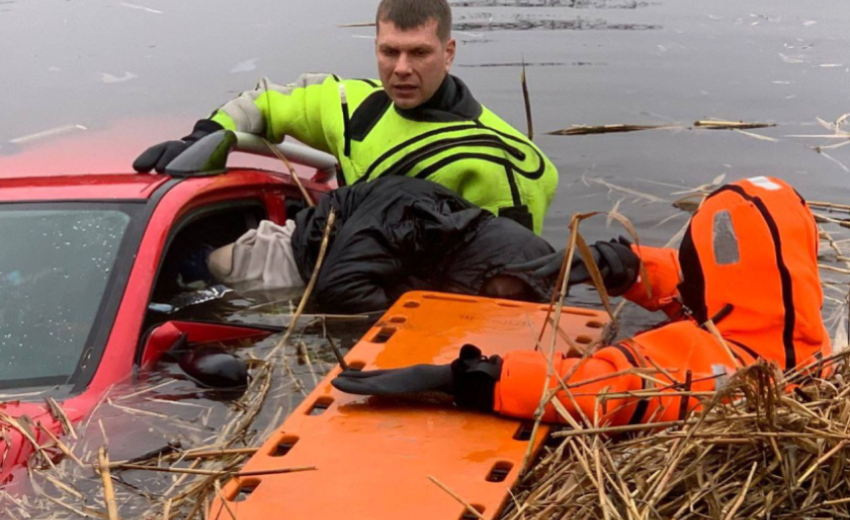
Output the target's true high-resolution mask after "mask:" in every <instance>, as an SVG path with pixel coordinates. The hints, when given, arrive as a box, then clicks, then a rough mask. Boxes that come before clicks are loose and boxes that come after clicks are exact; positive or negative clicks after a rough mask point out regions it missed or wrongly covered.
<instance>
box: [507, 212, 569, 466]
mask: <svg viewBox="0 0 850 520" xmlns="http://www.w3.org/2000/svg"><path fill="white" fill-rule="evenodd" d="M579 217H580V215H578V214H574V215H573V217H572V219H570V226H569V227H570V240H569V245H568V246H567V250H566V254H565V255H564V262H563V264H562V265H561V273H560V274H559V275H558V279H559V283H560V287H559V288H558V291H557V293H555V294H553V298H554V299H555V302H554V303H555V317H554V322H555V323H560V321H561V313H562V312H563V309H564V298H565V297H566V295H567V286H568V283H569V279H570V267H571V265H572V261H573V255H574V254H575V249H576V241H577V239H578V233H577V232H576V231H577V229H578V222H579ZM551 312H552V311H551V306H550V307H549V310H548V311H547V313H546V319H545V320H544V322H543V328H542V329H541V331H540V335H539V336H538V339H537V342H538V344H539V342H540V340H541V339H542V338H543V333H544V332H545V330H546V326H547V325H548V324H549V313H551ZM557 338H558V336H557V334H555V333H554V331H553V333H552V340H551V342H550V345H549V357H548V368H547V369H546V379H545V380H544V381H543V392H542V395H541V396H540V403H539V404H538V406H537V410H536V411H535V412H534V426H533V427H532V429H531V439H530V441H529V443H528V449H527V450H526V453H525V457H524V458H523V461H522V466H521V467H520V474H523V473H525V471H526V469H527V468H528V465H529V463H530V462H531V455H532V453H533V450H534V443H535V439H536V438H537V430H538V428H540V423H541V421H542V419H543V413H544V410H545V406H546V403H547V402H548V401H549V399H551V398H549V399H547V395H548V394H549V384H550V381H552V377H553V375H554V374H555V369H554V358H555V345H556V343H557ZM535 348H536V347H535ZM559 379H560V378H559ZM553 395H554V394H553Z"/></svg>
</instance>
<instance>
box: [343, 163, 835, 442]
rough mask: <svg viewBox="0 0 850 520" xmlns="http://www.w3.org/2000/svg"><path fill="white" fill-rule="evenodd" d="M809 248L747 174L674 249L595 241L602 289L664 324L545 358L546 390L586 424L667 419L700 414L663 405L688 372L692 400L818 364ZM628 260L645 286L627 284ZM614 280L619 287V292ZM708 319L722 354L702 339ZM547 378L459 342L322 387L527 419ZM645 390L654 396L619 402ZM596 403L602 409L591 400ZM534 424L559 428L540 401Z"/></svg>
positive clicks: (520, 359) (817, 312)
mask: <svg viewBox="0 0 850 520" xmlns="http://www.w3.org/2000/svg"><path fill="white" fill-rule="evenodd" d="M818 240H819V239H818V230H817V226H816V225H815V221H814V217H813V216H812V214H811V212H810V211H809V209H808V206H807V205H806V202H805V200H804V199H803V198H802V197H801V196H800V195H799V194H798V193H797V192H796V191H795V190H794V189H793V188H792V187H791V186H790V185H788V184H787V183H785V182H784V181H782V180H779V179H775V178H771V177H754V178H751V179H746V180H741V181H737V182H734V183H731V184H728V185H726V186H723V187H721V188H719V189H718V190H717V191H715V192H714V193H712V194H711V195H710V196H709V197H708V198H707V199H706V201H705V202H704V204H703V205H702V206H701V208H700V209H699V210H698V211H697V212H696V214H695V215H694V216H693V218H692V219H691V222H690V226H689V228H688V230H687V233H686V234H685V236H684V239H683V240H682V243H681V246H680V247H679V250H678V251H676V250H674V249H668V248H654V247H647V246H640V247H637V246H634V245H631V246H630V247H616V246H622V243H621V242H613V241H612V242H611V243H608V242H603V243H599V242H597V244H596V245H595V246H592V247H593V249H594V250H595V252H594V256H595V257H597V259H598V264H599V267H600V270H601V271H602V273H603V277H604V279H605V285H606V288H612V289H613V291H612V293H614V294H615V295H617V294H616V293H619V294H620V295H622V296H624V297H625V298H627V299H629V300H631V301H633V302H635V303H637V304H639V305H641V306H643V307H645V308H647V309H649V310H653V311H656V310H661V311H663V312H665V313H666V314H667V316H668V317H669V318H670V321H668V322H665V323H664V324H661V325H659V326H658V327H656V328H653V329H651V330H648V331H645V332H642V333H640V334H637V335H636V336H634V337H633V338H629V339H626V340H622V341H619V342H616V343H614V344H611V345H607V346H604V347H601V348H600V349H599V350H597V351H596V352H595V353H594V354H592V355H591V356H589V357H587V358H586V359H584V360H582V359H581V358H576V357H563V356H562V357H558V358H557V359H555V360H554V369H555V373H556V374H557V375H558V377H560V378H562V379H563V378H566V379H565V380H564V381H563V383H565V385H564V386H566V387H567V388H568V390H564V389H562V390H561V391H559V392H558V394H557V399H558V400H559V401H560V404H561V405H563V407H564V408H566V410H568V411H569V413H570V414H571V415H573V416H574V417H576V418H577V419H579V418H580V417H581V416H582V415H583V416H584V417H587V418H589V419H590V420H594V418H595V417H596V418H598V419H599V423H600V424H608V425H623V424H636V423H641V422H662V421H669V420H676V419H678V418H679V415H680V409H681V407H682V406H683V405H685V406H686V409H687V410H694V409H697V408H698V407H699V401H697V400H696V399H695V398H692V397H691V398H689V397H681V396H678V395H675V392H676V391H677V390H681V389H682V388H683V387H684V383H685V379H686V374H687V373H688V372H690V373H691V380H692V384H691V390H693V391H697V392H698V391H706V390H715V389H716V388H717V386H718V385H719V384H722V383H721V382H722V381H723V380H724V377H723V376H724V374H726V375H731V373H733V372H734V371H735V370H736V368H737V367H741V366H746V365H748V364H751V363H753V362H755V361H756V360H757V359H759V358H761V359H765V360H768V361H772V362H775V363H777V364H778V365H779V367H780V368H782V369H784V370H787V369H792V368H794V367H801V366H806V365H809V364H811V363H814V362H816V361H817V360H818V359H820V358H822V357H825V356H828V355H829V354H830V351H831V347H830V343H829V338H828V335H827V332H826V329H825V327H824V325H823V322H822V319H821V305H822V303H823V294H822V292H821V286H820V279H819V275H818V266H817V252H818ZM612 245H613V246H615V247H614V248H613V249H612ZM612 251H614V252H615V253H616V254H614V255H612V254H611V253H612ZM562 259H563V251H561V252H558V253H554V254H553V255H550V257H547V258H545V259H543V260H540V261H536V262H531V263H528V264H525V265H523V266H518V268H519V269H534V270H539V269H550V270H551V269H557V268H558V267H559V266H560V263H561V262H562ZM575 262H576V263H575V264H574V265H573V269H581V268H584V266H583V264H581V261H580V260H576V261H575ZM641 263H642V264H643V267H644V268H645V271H644V272H645V273H646V277H647V280H646V281H644V280H642V279H640V276H639V274H638V273H639V272H640V269H639V265H640V264H641ZM624 276H625V277H626V278H627V279H628V280H627V282H628V283H625V284H624V283H623V277H624ZM617 286H619V290H618V287H617ZM624 287H625V288H627V289H626V290H623V288H624ZM709 320H711V321H712V322H713V323H714V324H715V325H716V327H717V329H718V330H719V332H720V335H721V336H722V337H723V340H724V342H725V344H726V345H725V346H724V345H723V344H722V343H721V342H720V341H719V340H718V339H717V337H716V336H715V335H713V334H712V333H711V332H709V331H708V330H706V326H705V324H706V323H707V322H708V321H709ZM733 357H734V359H733ZM635 367H647V368H653V369H654V368H655V367H659V368H661V369H663V370H659V371H658V373H656V374H653V378H654V379H655V380H656V381H655V382H653V381H650V380H649V379H646V378H641V377H639V376H638V375H635V374H634V371H631V372H630V369H632V368H635ZM547 371H548V360H547V355H546V354H545V353H542V352H539V351H536V352H535V351H531V350H516V351H513V352H510V353H508V354H507V355H505V357H504V358H501V357H499V356H491V357H489V358H488V357H485V356H483V355H482V353H481V351H480V350H479V349H478V348H477V347H475V346H472V345H464V346H463V348H462V349H461V352H460V357H459V358H458V359H457V360H455V361H454V362H453V363H451V364H449V365H440V366H438V365H416V366H412V367H407V368H401V369H395V370H375V371H366V372H354V371H345V372H343V373H342V374H340V375H339V376H338V377H337V378H336V379H335V380H334V381H333V384H334V386H336V387H337V388H338V389H340V390H342V391H345V392H349V393H355V394H367V395H381V394H396V393H410V392H418V391H433V390H439V391H444V392H446V393H449V394H452V395H453V396H454V400H455V403H456V404H457V405H458V406H463V407H469V408H475V409H480V410H487V411H494V412H497V413H500V414H503V415H508V416H512V417H520V418H530V417H532V416H533V415H534V413H535V410H536V409H537V407H538V404H539V402H540V397H541V390H542V388H543V384H544V381H545V380H546V378H547ZM558 385H559V382H558V381H557V380H555V379H554V377H553V378H552V380H551V381H550V382H549V387H550V388H555V387H557V386H558ZM562 388H563V387H562ZM652 388H655V389H656V390H658V391H660V392H659V393H661V394H662V396H660V397H657V396H655V397H648V398H646V397H645V398H639V397H627V396H625V395H626V394H627V393H629V392H633V391H638V390H642V389H652ZM568 392H571V393H572V395H569V394H568ZM668 392H669V393H670V395H669V396H665V395H663V394H665V393H668ZM604 394H611V398H606V399H599V397H600V396H603V395H604ZM681 399H690V401H689V402H688V403H681ZM543 418H544V420H546V421H550V422H558V421H563V420H564V418H563V417H561V416H560V415H559V414H558V413H557V412H556V411H555V408H554V406H553V405H552V404H549V405H548V406H547V408H546V410H545V414H544V417H543Z"/></svg>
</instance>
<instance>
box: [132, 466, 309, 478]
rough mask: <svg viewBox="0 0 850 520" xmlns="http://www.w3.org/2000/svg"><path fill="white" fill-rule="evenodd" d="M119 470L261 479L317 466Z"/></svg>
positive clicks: (142, 467)
mask: <svg viewBox="0 0 850 520" xmlns="http://www.w3.org/2000/svg"><path fill="white" fill-rule="evenodd" d="M118 468H119V469H133V470H141V471H154V472H160V473H181V474H187V475H203V476H207V477H259V476H262V475H280V474H283V473H300V472H302V471H316V469H318V468H316V467H315V466H297V467H294V468H278V469H268V470H262V471H243V472H238V471H237V472H234V471H214V470H207V469H190V468H160V467H157V466H145V465H142V464H119V465H118Z"/></svg>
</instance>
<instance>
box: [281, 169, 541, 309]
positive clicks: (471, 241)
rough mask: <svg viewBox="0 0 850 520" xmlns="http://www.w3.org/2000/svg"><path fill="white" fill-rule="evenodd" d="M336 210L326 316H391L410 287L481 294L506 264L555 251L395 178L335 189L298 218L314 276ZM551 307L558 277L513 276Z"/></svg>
mask: <svg viewBox="0 0 850 520" xmlns="http://www.w3.org/2000/svg"><path fill="white" fill-rule="evenodd" d="M331 208H334V212H335V213H336V223H335V225H334V228H333V230H332V232H331V240H330V243H329V247H328V251H327V253H326V256H325V260H324V263H323V265H322V270H321V272H320V273H319V278H318V280H317V283H316V287H315V288H314V290H313V297H314V298H315V300H316V302H317V303H318V305H319V306H320V307H321V308H322V309H323V310H325V311H328V312H368V311H374V310H380V309H386V308H388V307H389V306H390V305H392V303H393V302H394V301H395V300H396V299H397V298H398V297H399V296H401V295H402V294H404V293H405V292H407V291H411V290H433V291H445V292H454V293H461V294H472V295H477V294H479V293H480V291H481V288H482V286H483V285H484V283H485V282H486V281H487V280H488V279H490V278H491V277H493V276H495V275H498V274H507V273H503V271H504V267H505V266H506V265H509V264H515V263H520V262H525V261H528V260H533V259H536V258H539V257H541V256H544V255H547V254H549V253H551V252H552V251H553V249H552V247H551V246H550V245H549V244H548V243H547V242H546V241H545V240H543V239H542V238H540V237H538V236H536V235H535V234H534V233H533V232H531V231H529V230H528V229H526V228H524V227H523V226H521V225H520V224H517V223H516V222H514V221H513V220H510V219H507V218H500V217H496V216H494V215H493V214H492V213H490V212H488V211H486V210H483V209H481V208H478V207H477V206H474V205H473V204H471V203H470V202H467V201H466V200H464V199H463V198H461V197H460V196H458V195H457V194H455V193H454V192H453V191H451V190H449V189H448V188H445V187H443V186H441V185H439V184H436V183H433V182H430V181H426V180H419V179H414V178H408V177H388V178H384V179H378V180H376V181H373V182H369V183H363V184H356V185H353V186H346V187H342V188H340V189H338V190H335V191H332V192H330V193H329V194H328V195H327V196H326V197H324V198H323V199H321V200H320V201H319V203H318V205H317V206H316V207H314V208H307V209H305V210H302V211H301V212H299V213H298V214H297V216H296V230H295V233H294V235H293V237H292V247H293V251H294V253H295V260H296V262H297V264H298V268H299V271H300V273H301V277H302V278H303V279H304V280H305V282H306V281H307V280H309V279H310V276H311V274H312V272H313V268H314V266H315V265H316V259H317V257H318V254H319V248H320V245H321V242H322V236H323V234H324V229H325V225H326V223H327V218H328V214H329V211H330V209H331ZM511 276H515V277H518V278H521V279H522V280H523V281H525V282H526V284H527V285H528V286H529V287H530V288H531V291H532V293H533V294H534V297H535V298H536V299H538V300H539V301H548V297H549V295H550V290H551V285H552V280H536V279H533V278H531V277H530V276H529V275H527V274H524V273H511Z"/></svg>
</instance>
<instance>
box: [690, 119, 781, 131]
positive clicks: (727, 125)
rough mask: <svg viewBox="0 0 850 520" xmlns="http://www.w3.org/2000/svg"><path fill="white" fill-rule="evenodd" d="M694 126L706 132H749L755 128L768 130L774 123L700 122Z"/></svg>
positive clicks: (695, 122) (696, 122)
mask: <svg viewBox="0 0 850 520" xmlns="http://www.w3.org/2000/svg"><path fill="white" fill-rule="evenodd" d="M694 126H695V127H698V128H705V129H708V130H750V129H755V128H769V127H774V126H776V124H775V123H745V122H743V121H716V120H707V121H704V120H700V121H694Z"/></svg>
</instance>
